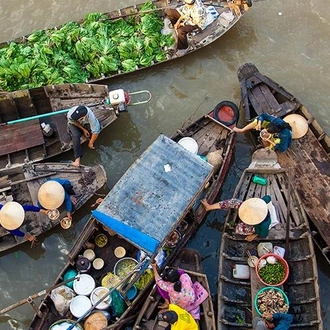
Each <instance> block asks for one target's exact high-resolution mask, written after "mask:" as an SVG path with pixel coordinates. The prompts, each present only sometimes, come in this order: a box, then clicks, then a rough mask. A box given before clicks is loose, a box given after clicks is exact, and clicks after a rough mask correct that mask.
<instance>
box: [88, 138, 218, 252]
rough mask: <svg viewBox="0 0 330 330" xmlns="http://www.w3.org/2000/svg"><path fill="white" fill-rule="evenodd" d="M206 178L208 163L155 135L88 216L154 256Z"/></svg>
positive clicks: (209, 166) (210, 167) (210, 173)
mask: <svg viewBox="0 0 330 330" xmlns="http://www.w3.org/2000/svg"><path fill="white" fill-rule="evenodd" d="M211 175H212V166H211V165H210V164H209V163H207V162H205V161H204V160H202V159H201V158H200V157H199V156H198V155H194V154H192V153H191V152H189V151H187V150H186V149H184V148H183V147H182V146H181V145H179V144H177V143H176V142H174V141H172V140H171V139H170V138H168V137H166V136H164V135H160V136H159V137H158V138H157V140H156V141H154V142H153V143H152V144H151V145H150V146H149V147H148V148H147V150H146V151H145V152H144V153H143V154H142V155H141V156H140V158H138V159H137V160H136V161H135V162H134V163H133V164H132V165H131V167H130V168H129V169H128V170H127V171H126V173H125V174H124V175H123V176H122V178H121V179H120V180H119V181H118V182H117V184H116V185H115V186H114V188H113V189H112V190H111V191H110V193H109V194H108V195H107V196H106V197H105V199H104V201H103V202H102V203H101V204H100V206H99V207H98V208H97V209H96V210H95V211H94V212H93V216H94V217H95V218H96V219H97V220H99V221H100V222H102V223H103V224H105V225H107V226H108V227H110V228H111V229H112V230H114V231H116V232H117V233H118V234H119V235H121V236H123V237H125V238H126V239H127V240H128V241H130V242H131V243H132V244H134V245H135V246H137V247H138V248H140V249H143V250H144V251H146V252H147V253H148V254H149V255H152V254H155V253H156V251H157V249H158V246H159V245H160V244H161V243H162V242H164V241H165V240H166V238H167V236H168V235H169V234H170V232H171V230H172V229H174V228H175V227H176V226H177V224H178V223H179V222H180V220H181V219H182V218H183V217H184V216H185V215H186V214H187V212H188V211H189V210H190V209H191V208H192V207H193V206H194V203H195V202H196V199H197V198H198V196H199V194H200V193H201V191H202V190H203V188H204V186H205V184H206V183H207V181H208V180H209V178H210V176H211Z"/></svg>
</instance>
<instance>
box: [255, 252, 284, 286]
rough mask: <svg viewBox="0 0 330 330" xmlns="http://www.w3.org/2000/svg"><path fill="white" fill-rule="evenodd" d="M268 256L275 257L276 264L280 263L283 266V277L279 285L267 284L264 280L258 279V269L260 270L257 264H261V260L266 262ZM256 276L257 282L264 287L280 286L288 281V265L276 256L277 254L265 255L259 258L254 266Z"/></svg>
mask: <svg viewBox="0 0 330 330" xmlns="http://www.w3.org/2000/svg"><path fill="white" fill-rule="evenodd" d="M270 256H273V257H275V258H276V259H277V262H281V263H282V265H283V266H284V269H285V274H284V277H283V279H282V281H280V282H279V283H275V284H274V283H267V282H265V281H264V280H262V278H261V277H260V275H259V269H260V267H259V264H260V263H261V262H263V260H266V259H267V258H268V257H270ZM256 274H257V277H258V279H259V281H260V282H261V283H262V284H264V285H267V286H275V287H276V286H280V285H282V284H283V283H284V282H285V281H286V280H287V279H288V277H289V265H288V263H287V262H286V260H285V259H283V258H282V257H280V256H279V255H277V254H275V253H267V254H264V255H263V256H262V257H261V258H259V260H258V262H257V264H256Z"/></svg>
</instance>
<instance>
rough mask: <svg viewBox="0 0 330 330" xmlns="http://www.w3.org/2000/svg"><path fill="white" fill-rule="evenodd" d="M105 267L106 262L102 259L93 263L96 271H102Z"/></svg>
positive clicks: (97, 259)
mask: <svg viewBox="0 0 330 330" xmlns="http://www.w3.org/2000/svg"><path fill="white" fill-rule="evenodd" d="M103 267H104V260H103V259H102V258H96V259H95V260H94V261H93V268H94V269H96V270H100V269H102V268H103Z"/></svg>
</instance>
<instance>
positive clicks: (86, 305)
mask: <svg viewBox="0 0 330 330" xmlns="http://www.w3.org/2000/svg"><path fill="white" fill-rule="evenodd" d="M91 307H92V303H91V301H90V300H89V298H87V297H86V296H81V295H78V296H75V297H74V298H73V299H72V300H71V303H70V312H71V313H72V315H73V316H74V317H76V318H77V319H78V318H79V317H81V316H83V315H84V314H85V313H86V312H87V311H88V310H89V309H90V308H91Z"/></svg>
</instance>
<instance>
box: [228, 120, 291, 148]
mask: <svg viewBox="0 0 330 330" xmlns="http://www.w3.org/2000/svg"><path fill="white" fill-rule="evenodd" d="M252 129H255V130H256V131H260V142H261V144H262V145H263V147H266V148H269V149H271V150H275V151H280V152H285V151H286V150H287V149H288V148H289V147H290V145H291V143H292V128H291V126H290V125H289V124H288V123H287V122H285V121H284V120H283V119H281V118H277V117H274V116H271V115H268V114H267V113H263V114H261V115H260V116H258V117H257V118H256V119H255V120H254V121H253V122H251V123H249V124H247V125H246V126H245V127H243V128H238V127H234V128H233V131H234V132H237V133H245V132H247V131H250V130H252Z"/></svg>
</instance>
